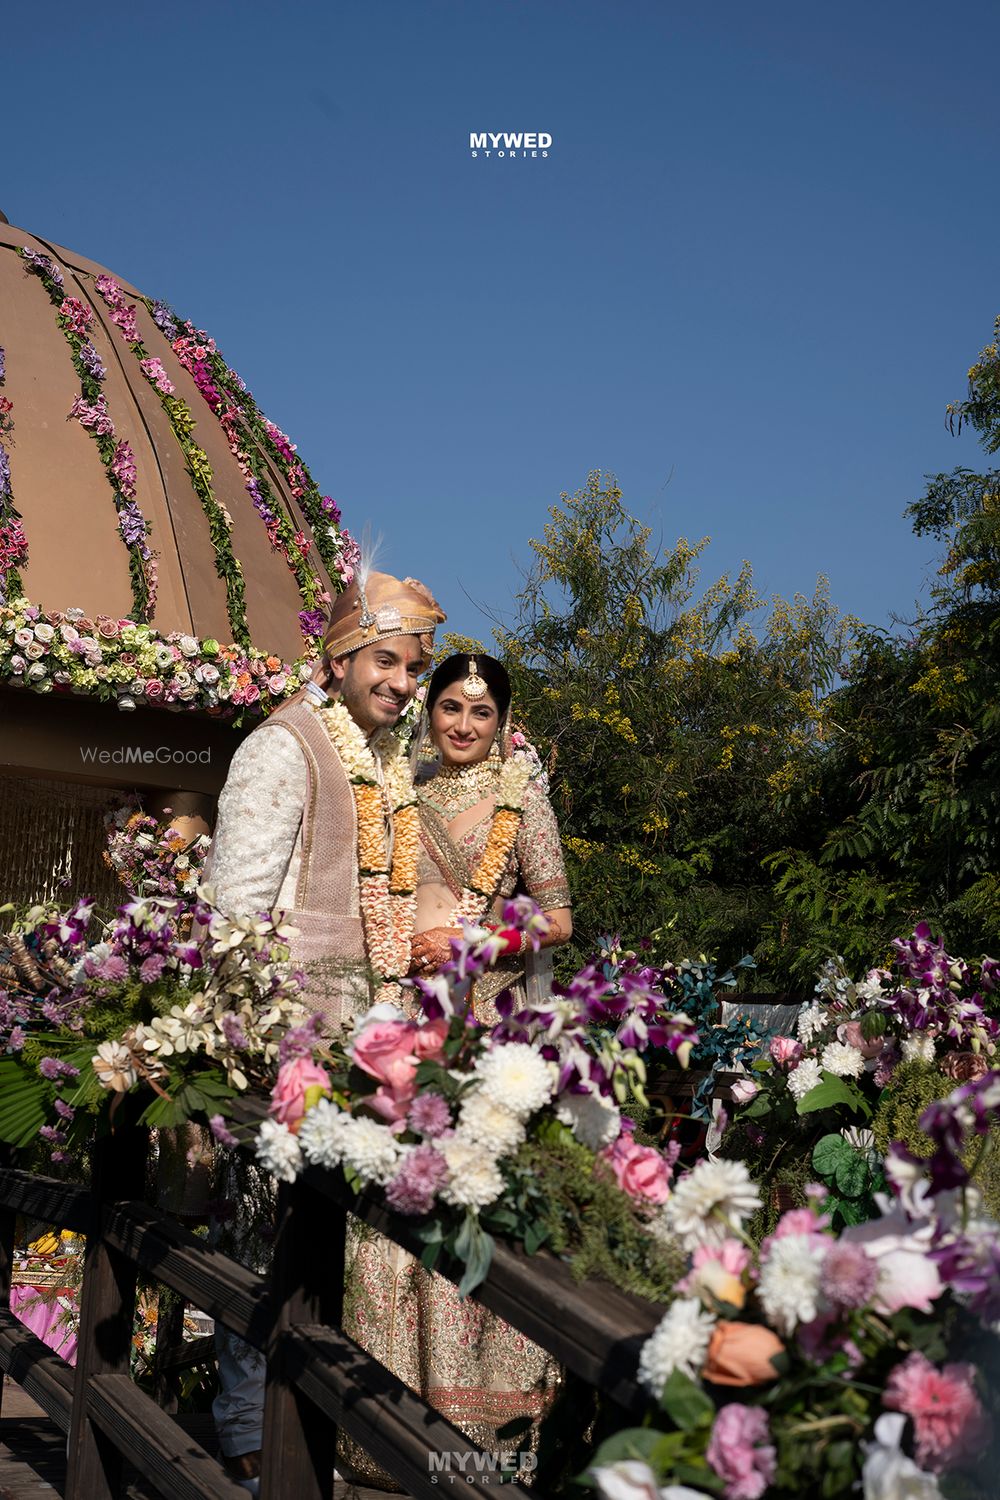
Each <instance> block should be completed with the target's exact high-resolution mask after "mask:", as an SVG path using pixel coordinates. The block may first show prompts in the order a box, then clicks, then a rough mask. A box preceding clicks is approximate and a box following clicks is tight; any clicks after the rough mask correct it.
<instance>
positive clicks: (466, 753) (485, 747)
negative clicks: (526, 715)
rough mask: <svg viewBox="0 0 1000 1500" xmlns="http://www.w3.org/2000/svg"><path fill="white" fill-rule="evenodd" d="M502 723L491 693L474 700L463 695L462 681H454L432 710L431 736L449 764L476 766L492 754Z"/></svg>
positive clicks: (446, 763) (447, 764)
mask: <svg viewBox="0 0 1000 1500" xmlns="http://www.w3.org/2000/svg"><path fill="white" fill-rule="evenodd" d="M463 681H464V678H463ZM499 723H500V715H499V714H498V712H497V705H496V700H495V699H494V697H493V694H492V693H486V695H485V696H484V697H482V698H476V699H475V700H471V699H469V698H465V697H463V695H462V684H461V682H453V683H450V684H449V686H448V687H446V688H445V690H444V692H443V693H441V694H440V695H439V697H438V699H437V702H436V703H435V704H434V707H433V709H432V710H431V739H432V740H433V741H434V744H435V745H436V746H437V748H438V749H439V750H440V752H441V757H442V759H443V761H444V763H445V765H446V766H474V765H475V764H476V762H477V761H480V760H485V759H486V757H487V755H489V753H490V746H491V745H492V744H493V740H494V738H495V736H496V732H497V728H498V726H499Z"/></svg>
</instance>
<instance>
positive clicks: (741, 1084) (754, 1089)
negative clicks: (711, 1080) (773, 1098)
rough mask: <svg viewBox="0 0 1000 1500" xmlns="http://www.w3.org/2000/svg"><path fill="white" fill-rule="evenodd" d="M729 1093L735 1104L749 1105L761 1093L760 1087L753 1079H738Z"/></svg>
mask: <svg viewBox="0 0 1000 1500" xmlns="http://www.w3.org/2000/svg"><path fill="white" fill-rule="evenodd" d="M729 1092H730V1093H731V1094H732V1097H733V1103H734V1104H749V1103H750V1100H751V1099H756V1097H757V1095H758V1094H759V1093H760V1086H759V1085H758V1084H756V1083H754V1081H753V1079H752V1078H737V1079H735V1080H734V1082H733V1086H732V1088H731V1089H730V1091H729Z"/></svg>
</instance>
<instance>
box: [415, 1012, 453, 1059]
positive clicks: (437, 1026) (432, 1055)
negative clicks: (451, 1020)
mask: <svg viewBox="0 0 1000 1500" xmlns="http://www.w3.org/2000/svg"><path fill="white" fill-rule="evenodd" d="M447 1035H448V1022H447V1021H446V1020H444V1018H442V1019H440V1020H437V1021H427V1022H426V1023H425V1024H424V1025H423V1026H418V1027H417V1030H416V1034H415V1036H414V1038H413V1051H414V1053H415V1055H416V1056H417V1057H418V1058H419V1059H420V1061H421V1062H423V1060H424V1059H425V1058H429V1059H430V1060H431V1061H436V1060H437V1059H438V1058H439V1057H440V1056H441V1051H442V1048H443V1047H444V1043H445V1038H446V1037H447Z"/></svg>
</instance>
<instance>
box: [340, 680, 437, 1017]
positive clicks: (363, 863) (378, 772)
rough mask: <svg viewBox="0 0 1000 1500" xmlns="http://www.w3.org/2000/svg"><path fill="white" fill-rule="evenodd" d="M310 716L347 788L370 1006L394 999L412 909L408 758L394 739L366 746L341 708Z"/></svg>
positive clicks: (413, 832) (413, 825)
mask: <svg viewBox="0 0 1000 1500" xmlns="http://www.w3.org/2000/svg"><path fill="white" fill-rule="evenodd" d="M316 712H317V713H318V714H319V716H320V718H321V719H322V721H323V725H324V727H325V729H326V732H327V734H328V735H329V736H330V740H331V742H332V744H333V747H334V749H335V750H336V752H337V754H338V755H339V757H340V760H341V764H342V765H343V767H344V770H345V771H346V773H347V779H348V781H349V782H350V783H351V785H352V787H353V789H354V802H355V807H356V810H357V824H358V876H359V884H360V895H361V918H362V921H363V923H364V929H365V947H366V949H367V951H368V961H369V963H370V964H371V966H372V968H373V969H374V970H375V975H376V992H375V1000H376V1001H379V1000H398V999H399V993H400V991H399V986H400V981H401V980H402V979H404V978H405V976H406V972H407V970H408V969H409V966H410V942H411V939H412V937H413V926H414V919H415V916H416V907H417V896H416V888H417V853H418V846H419V840H418V836H417V830H418V827H419V816H418V811H417V805H416V794H415V792H414V790H413V782H412V780H411V779H410V767H409V759H408V757H407V755H406V754H405V753H404V751H403V747H402V745H401V744H400V742H399V740H398V739H397V738H396V736H395V735H393V734H386V733H383V734H379V735H377V736H376V737H375V739H374V742H373V744H371V745H370V744H369V743H368V740H367V739H366V737H365V734H364V731H363V730H362V729H361V727H360V726H359V725H358V724H356V723H355V721H354V719H353V718H352V717H351V715H350V713H349V712H348V710H347V709H346V708H345V707H344V705H343V704H342V703H328V704H325V705H324V706H323V707H322V708H317V710H316ZM390 835H391V837H390Z"/></svg>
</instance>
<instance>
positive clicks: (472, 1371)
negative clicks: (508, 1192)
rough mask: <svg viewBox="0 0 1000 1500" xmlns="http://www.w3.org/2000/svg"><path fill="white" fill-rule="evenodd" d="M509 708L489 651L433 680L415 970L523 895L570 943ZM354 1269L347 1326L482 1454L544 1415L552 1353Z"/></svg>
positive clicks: (448, 1296) (503, 968)
mask: <svg viewBox="0 0 1000 1500" xmlns="http://www.w3.org/2000/svg"><path fill="white" fill-rule="evenodd" d="M510 702H511V690H510V679H509V678H508V676H507V673H506V672H505V671H504V669H503V667H502V666H501V665H500V663H499V662H497V661H494V660H493V659H492V658H491V657H488V656H483V655H480V654H478V653H477V654H476V655H475V656H470V655H467V654H465V653H461V654H459V655H456V656H450V657H449V658H448V659H447V661H444V662H442V663H441V665H440V666H439V667H438V668H437V670H436V671H435V672H434V674H433V676H432V677H431V680H430V684H429V686H428V689H427V696H426V699H425V703H424V711H423V715H422V718H421V725H420V728H419V730H418V738H417V743H416V750H415V753H416V757H417V764H418V770H417V774H416V781H417V788H418V795H419V800H420V821H421V840H422V849H421V858H420V866H419V872H418V888H417V914H416V935H415V937H414V940H413V949H412V952H413V972H415V973H430V972H433V971H434V970H436V969H437V968H438V967H439V966H440V965H441V964H442V963H444V962H445V960H446V959H448V958H450V956H451V949H450V946H449V945H450V940H451V938H453V937H458V936H459V935H460V928H459V922H460V920H461V919H462V918H463V917H464V918H466V919H469V920H473V921H483V922H486V923H488V924H490V925H493V926H497V927H499V928H501V929H502V927H503V921H502V918H503V905H504V902H505V901H506V900H507V899H509V897H510V896H512V895H513V894H514V893H515V892H524V893H526V894H527V895H529V896H531V897H532V898H533V899H534V900H535V901H536V902H537V903H538V905H539V906H541V908H542V909H543V911H544V912H545V914H546V916H547V917H548V919H549V931H548V934H547V936H546V937H544V938H543V939H542V941H543V943H544V944H545V945H546V946H552V945H553V944H556V943H563V942H566V941H567V940H568V939H569V937H570V936H571V934H572V920H571V916H570V900H569V889H568V887H567V884H566V872H565V868H564V865H563V857H562V849H561V846H560V842H559V829H558V826H557V824H556V820H555V815H554V813H553V811H552V807H551V805H550V803H549V800H548V797H547V796H546V793H545V790H544V787H543V784H542V781H541V779H540V768H539V767H538V765H537V761H533V760H532V759H531V758H529V756H528V755H527V754H523V753H521V752H520V751H518V750H517V749H515V748H514V746H513V744H512V740H511V732H510ZM506 936H507V949H508V951H507V953H506V954H505V955H504V957H503V958H501V960H500V961H499V963H498V965H497V968H496V970H495V971H494V972H493V973H489V974H487V975H485V976H483V977H482V978H481V979H479V980H477V982H476V985H475V988H474V990H473V995H472V1005H473V1011H474V1014H475V1016H476V1018H477V1020H479V1021H480V1022H481V1023H484V1024H486V1025H491V1024H494V1023H495V1022H496V1021H497V1020H498V1019H499V1017H498V1015H497V1011H496V1007H495V1004H494V1001H495V998H496V996H497V995H498V994H499V993H500V991H501V990H503V989H508V988H511V987H512V986H514V985H518V984H519V983H521V982H522V981H523V977H524V958H525V955H524V954H523V953H522V952H521V951H520V949H519V946H518V942H519V934H517V933H508V934H506ZM353 1271H354V1275H353V1276H352V1277H350V1278H349V1285H352V1286H353V1295H352V1297H351V1300H350V1312H349V1318H348V1324H347V1331H348V1332H349V1333H351V1334H353V1336H354V1337H355V1338H356V1339H357V1340H358V1342H359V1343H361V1344H362V1345H363V1346H364V1347H365V1348H366V1349H367V1350H368V1351H369V1353H371V1354H373V1355H374V1356H375V1357H376V1358H377V1359H379V1360H380V1361H381V1362H382V1363H383V1364H385V1365H388V1367H389V1368H390V1369H391V1370H393V1371H394V1372H395V1374H396V1375H398V1376H399V1378H400V1379H401V1380H404V1381H405V1382H406V1384H407V1385H409V1386H410V1388H411V1389H412V1390H415V1391H417V1392H419V1393H420V1394H421V1395H422V1396H423V1397H424V1399H425V1400H426V1401H428V1402H429V1403H430V1405H432V1406H434V1407H435V1408H436V1409H437V1410H438V1411H439V1412H441V1414H442V1415H443V1416H445V1417H447V1418H448V1419H449V1420H450V1421H451V1422H453V1423H454V1424H455V1426H456V1427H458V1428H460V1429H461V1430H462V1431H463V1432H465V1433H466V1434H467V1435H468V1436H469V1437H470V1438H471V1439H472V1440H473V1441H474V1442H476V1443H478V1444H479V1446H480V1447H481V1448H485V1449H488V1450H495V1449H496V1448H498V1447H503V1446H504V1445H503V1444H499V1443H498V1440H497V1435H496V1434H497V1429H498V1428H501V1427H504V1426H505V1425H506V1424H507V1423H509V1422H512V1421H514V1420H515V1419H516V1418H525V1417H526V1418H529V1419H531V1421H532V1422H533V1423H536V1422H537V1420H538V1419H539V1418H541V1417H542V1416H544V1414H545V1412H546V1411H547V1410H548V1408H549V1406H550V1405H551V1403H552V1400H553V1398H554V1396H555V1392H556V1387H557V1386H558V1383H559V1380H560V1370H559V1366H558V1365H557V1363H556V1362H555V1360H554V1359H553V1358H552V1357H551V1355H549V1354H547V1353H546V1352H545V1351H544V1350H543V1349H540V1348H538V1346H537V1345H535V1344H533V1343H532V1342H531V1341H530V1340H529V1339H527V1338H525V1337H524V1335H523V1334H520V1333H518V1332H517V1331H516V1330H515V1329H513V1328H511V1327H510V1326H509V1325H508V1324H507V1323H505V1322H503V1321H502V1320H501V1319H500V1318H498V1317H496V1316H495V1315H494V1314H492V1313H490V1312H488V1311H487V1310H486V1309H485V1308H483V1307H481V1306H480V1305H479V1304H478V1303H476V1302H474V1301H472V1300H471V1299H466V1300H464V1301H463V1300H460V1298H459V1296H458V1292H457V1290H456V1288H455V1287H454V1286H453V1285H452V1283H451V1282H449V1281H446V1280H445V1279H444V1278H443V1277H441V1276H438V1275H436V1274H434V1273H432V1272H428V1271H426V1270H424V1268H423V1267H422V1266H421V1265H420V1264H419V1262H418V1261H416V1260H414V1259H413V1258H412V1257H411V1256H409V1255H407V1254H406V1253H405V1252H404V1251H402V1250H400V1249H399V1248H398V1247H397V1246H395V1245H393V1244H392V1243H391V1242H390V1241H388V1240H385V1239H382V1238H381V1237H380V1236H369V1237H367V1238H365V1239H363V1240H362V1241H361V1242H360V1244H359V1245H358V1247H357V1252H356V1258H355V1261H354V1266H353ZM507 1446H512V1445H507ZM513 1446H518V1447H521V1448H526V1447H528V1446H529V1442H528V1440H527V1439H521V1440H520V1441H519V1442H518V1443H517V1444H514V1445H513ZM351 1448H352V1450H353V1445H351ZM350 1461H351V1466H352V1467H353V1468H354V1469H355V1470H356V1472H357V1477H358V1478H360V1479H365V1478H367V1479H368V1482H369V1483H371V1482H373V1481H374V1482H375V1483H378V1482H379V1479H380V1478H381V1482H383V1483H384V1476H380V1475H379V1476H376V1475H375V1474H373V1473H372V1472H371V1461H370V1460H368V1461H367V1462H366V1461H365V1459H364V1457H363V1456H362V1455H361V1454H360V1452H357V1451H351V1453H350ZM366 1471H367V1473H366Z"/></svg>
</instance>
